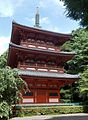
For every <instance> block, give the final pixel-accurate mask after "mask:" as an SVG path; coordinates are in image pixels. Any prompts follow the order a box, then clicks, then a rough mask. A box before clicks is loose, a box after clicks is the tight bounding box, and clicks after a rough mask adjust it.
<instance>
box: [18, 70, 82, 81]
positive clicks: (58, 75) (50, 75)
mask: <svg viewBox="0 0 88 120" xmlns="http://www.w3.org/2000/svg"><path fill="white" fill-rule="evenodd" d="M18 73H19V75H27V76H31V77H33V76H34V77H47V78H70V79H79V78H80V76H79V75H71V74H66V73H55V72H44V71H30V70H19V71H18Z"/></svg>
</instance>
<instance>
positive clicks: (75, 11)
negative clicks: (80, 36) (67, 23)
mask: <svg viewBox="0 0 88 120" xmlns="http://www.w3.org/2000/svg"><path fill="white" fill-rule="evenodd" d="M60 1H63V2H64V6H65V7H66V11H67V13H66V15H67V17H70V18H71V19H74V20H76V21H77V20H79V21H80V24H81V25H82V26H85V27H88V0H60Z"/></svg>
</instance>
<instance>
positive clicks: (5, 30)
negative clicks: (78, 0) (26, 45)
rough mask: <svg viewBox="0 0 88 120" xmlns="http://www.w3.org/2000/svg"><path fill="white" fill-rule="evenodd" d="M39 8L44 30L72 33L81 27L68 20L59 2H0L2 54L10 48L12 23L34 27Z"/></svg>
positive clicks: (35, 0) (0, 42)
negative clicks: (37, 8)
mask: <svg viewBox="0 0 88 120" xmlns="http://www.w3.org/2000/svg"><path fill="white" fill-rule="evenodd" d="M37 6H38V7H39V11H40V26H42V29H45V30H50V31H54V32H59V33H71V31H72V30H75V29H76V28H78V27H79V23H78V22H76V21H73V20H70V19H69V18H66V16H65V7H64V6H63V3H62V2H60V1H59V0H0V54H2V53H3V52H4V51H5V50H6V49H7V48H8V43H9V41H10V36H11V27H12V21H13V20H14V21H16V22H17V23H20V24H23V25H27V26H31V27H32V26H34V17H35V12H36V7H37Z"/></svg>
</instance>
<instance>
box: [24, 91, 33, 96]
mask: <svg viewBox="0 0 88 120" xmlns="http://www.w3.org/2000/svg"><path fill="white" fill-rule="evenodd" d="M24 96H33V92H26V93H24Z"/></svg>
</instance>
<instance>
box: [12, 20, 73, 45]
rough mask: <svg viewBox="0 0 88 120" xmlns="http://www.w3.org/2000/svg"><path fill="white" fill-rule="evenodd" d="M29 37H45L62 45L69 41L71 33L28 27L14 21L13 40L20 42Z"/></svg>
mask: <svg viewBox="0 0 88 120" xmlns="http://www.w3.org/2000/svg"><path fill="white" fill-rule="evenodd" d="M28 38H32V39H33V38H34V39H43V40H44V39H45V40H47V41H48V40H50V41H53V42H55V43H56V44H58V45H62V44H63V43H64V42H66V41H68V40H69V39H70V38H71V35H70V34H62V33H57V32H52V31H48V30H43V29H38V28H34V27H28V26H25V25H21V24H18V23H16V22H12V35H11V42H13V43H16V44H19V43H20V40H21V39H28Z"/></svg>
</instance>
